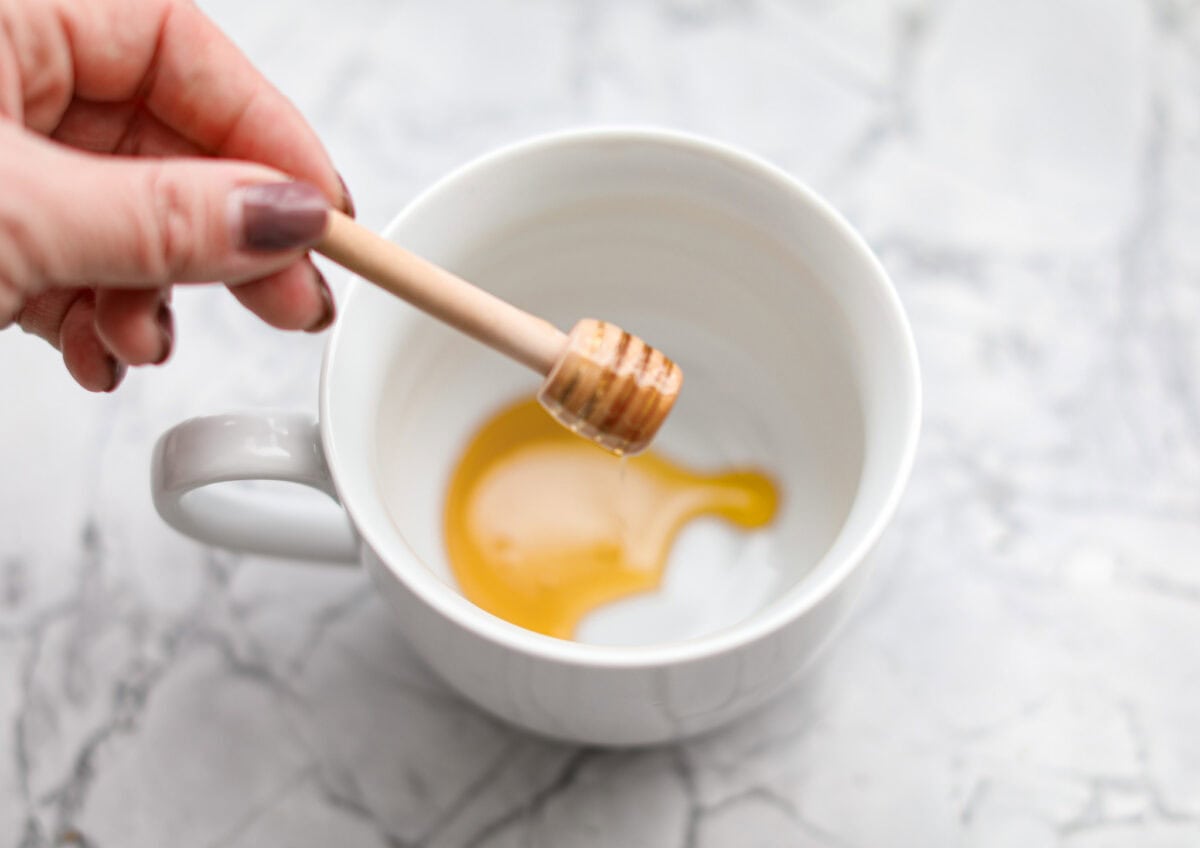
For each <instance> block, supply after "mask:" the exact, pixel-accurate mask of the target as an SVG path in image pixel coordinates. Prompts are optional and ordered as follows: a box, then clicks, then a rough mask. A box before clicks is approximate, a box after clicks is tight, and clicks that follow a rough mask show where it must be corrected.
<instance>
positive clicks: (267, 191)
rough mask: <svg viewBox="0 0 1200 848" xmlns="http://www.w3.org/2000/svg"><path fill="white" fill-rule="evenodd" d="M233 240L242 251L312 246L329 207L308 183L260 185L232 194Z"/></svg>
mask: <svg viewBox="0 0 1200 848" xmlns="http://www.w3.org/2000/svg"><path fill="white" fill-rule="evenodd" d="M233 197H234V202H233V218H234V221H235V226H234V229H235V233H234V235H235V237H236V238H237V240H238V243H239V244H240V245H241V246H242V248H244V249H246V250H264V251H265V250H289V249H291V248H295V247H308V246H310V245H313V244H316V242H317V241H318V240H319V239H320V238H321V235H322V234H323V233H324V232H325V216H326V213H327V212H328V211H329V203H328V201H326V200H325V196H324V195H322V194H321V192H320V191H319V190H318V189H317V187H316V186H313V185H309V184H308V183H301V182H292V183H262V184H260V185H252V186H243V187H242V188H239V189H236V190H235V191H234V192H233Z"/></svg>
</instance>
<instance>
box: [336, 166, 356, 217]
mask: <svg viewBox="0 0 1200 848" xmlns="http://www.w3.org/2000/svg"><path fill="white" fill-rule="evenodd" d="M337 178H338V182H339V183H340V184H341V186H342V211H343V212H345V213H346V214H347V215H349V216H350V217H351V218H353V217H354V216H355V209H354V198H353V197H351V196H350V189H348V188H346V181H345V180H344V179H343V178H342V175H341V174H338V175H337Z"/></svg>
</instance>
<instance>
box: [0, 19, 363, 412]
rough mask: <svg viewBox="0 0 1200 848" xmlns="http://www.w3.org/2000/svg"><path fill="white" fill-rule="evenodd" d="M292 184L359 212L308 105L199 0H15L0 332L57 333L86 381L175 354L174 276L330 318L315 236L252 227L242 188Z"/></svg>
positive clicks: (9, 36) (309, 320) (8, 57)
mask: <svg viewBox="0 0 1200 848" xmlns="http://www.w3.org/2000/svg"><path fill="white" fill-rule="evenodd" d="M284 180H298V181H303V182H306V183H309V184H311V185H312V186H315V187H316V188H317V189H318V190H319V191H320V193H321V194H323V195H324V196H325V198H327V199H328V201H329V202H330V204H331V205H333V206H337V207H340V208H342V209H343V210H346V211H351V209H352V207H351V205H350V199H349V196H348V195H347V194H346V191H345V188H344V186H343V184H342V182H341V180H340V179H339V177H338V175H337V173H336V171H335V170H334V168H333V165H332V163H331V162H330V160H329V157H328V155H327V154H326V152H325V150H324V148H323V147H322V146H321V143H320V142H319V141H318V139H317V137H316V134H315V133H314V132H313V130H312V129H311V128H310V127H309V126H308V124H307V122H306V121H305V120H304V118H303V117H302V116H301V115H300V113H299V112H298V111H297V110H296V108H295V107H294V106H293V105H292V104H291V103H289V102H288V101H287V99H286V98H284V97H283V95H281V94H280V93H279V92H278V91H277V90H275V88H273V87H272V86H271V85H270V84H269V83H268V82H267V81H266V80H265V79H264V78H263V77H262V76H261V75H260V74H259V73H258V72H257V71H256V70H255V69H254V68H253V67H252V66H251V65H250V63H249V61H248V60H247V59H246V57H245V56H244V55H242V53H241V52H240V51H239V50H238V49H237V48H236V47H235V46H234V45H233V43H232V42H230V41H229V40H228V39H227V38H226V37H225V36H224V35H223V34H222V33H221V32H220V31H219V30H218V29H217V28H216V26H215V25H214V24H213V23H212V22H211V21H209V20H208V19H207V18H206V17H204V15H203V14H202V13H201V12H200V11H199V10H198V9H196V8H195V7H194V6H193V5H192V4H191V3H190V2H188V0H0V185H3V186H4V191H3V192H0V329H2V328H3V327H5V326H7V325H9V324H13V323H15V324H19V325H20V326H21V327H22V328H24V329H25V330H26V331H28V332H31V333H35V334H37V335H39V336H41V337H42V338H44V339H46V340H47V341H48V342H50V343H51V344H52V345H54V346H55V347H56V348H58V349H59V350H60V351H61V352H62V355H63V359H64V361H65V363H66V366H67V369H68V371H69V372H70V373H71V375H72V376H73V377H74V378H75V379H76V380H77V381H78V382H79V383H80V385H82V386H83V387H84V388H86V389H89V390H92V391H111V390H112V389H114V388H116V386H117V385H118V384H119V383H120V380H121V378H122V376H123V375H124V373H125V368H126V366H128V365H145V364H158V363H161V362H163V361H165V360H166V358H167V356H169V354H170V351H171V347H172V345H173V339H174V327H173V320H172V316H171V307H170V291H171V285H172V284H174V283H178V282H203V281H211V280H221V281H224V282H226V283H228V284H229V285H230V288H231V290H232V291H233V294H234V296H235V297H237V299H238V300H239V301H241V302H242V303H243V304H244V305H245V306H246V307H247V308H249V309H250V310H251V311H253V312H254V313H255V314H257V315H259V316H260V317H261V318H262V319H263V320H264V321H266V322H267V323H268V324H270V325H271V326H273V327H278V328H280V329H287V330H300V329H303V330H310V331H316V330H320V329H324V328H325V327H326V326H328V325H329V323H330V322H331V321H332V318H333V299H332V297H331V296H330V293H329V288H328V286H327V285H326V283H325V281H324V280H323V279H322V278H321V275H320V274H319V273H318V271H317V269H316V268H315V267H314V266H313V264H312V262H311V261H310V260H309V259H308V257H307V253H306V249H305V248H306V245H300V246H297V247H295V248H291V249H280V250H267V251H264V250H253V249H249V248H247V247H246V246H245V244H244V242H243V240H242V239H241V237H240V233H239V226H240V216H239V214H238V208H239V207H238V203H237V198H238V197H239V194H238V189H239V187H245V186H250V185H255V184H259V183H269V182H277V181H284Z"/></svg>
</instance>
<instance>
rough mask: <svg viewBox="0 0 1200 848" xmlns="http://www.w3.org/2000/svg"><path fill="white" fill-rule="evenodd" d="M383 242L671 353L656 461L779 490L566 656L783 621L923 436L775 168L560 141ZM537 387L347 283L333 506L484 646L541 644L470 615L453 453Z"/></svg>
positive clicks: (887, 348) (523, 154)
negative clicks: (486, 641) (448, 542)
mask: <svg viewBox="0 0 1200 848" xmlns="http://www.w3.org/2000/svg"><path fill="white" fill-rule="evenodd" d="M387 235H388V237H389V238H392V239H393V240H395V241H396V242H398V243H400V244H403V245H404V246H405V247H407V248H409V249H411V250H413V251H415V252H417V253H420V254H422V255H424V256H426V257H428V258H429V259H431V260H433V261H434V262H437V263H439V264H441V265H443V266H445V267H447V268H449V269H451V270H453V271H455V272H456V273H458V274H460V275H461V276H463V277H464V278H466V279H469V280H471V281H472V282H474V283H475V284H477V285H480V286H482V287H484V288H486V289H489V290H491V291H493V292H495V293H496V294H498V295H499V296H501V297H503V298H505V299H507V300H510V301H511V302H513V303H515V304H516V305H518V306H520V307H522V308H525V309H527V310H529V311H531V312H533V313H535V314H538V315H541V316H544V317H546V318H548V319H549V320H551V321H553V322H554V323H556V324H557V325H558V326H560V327H563V328H564V329H566V328H569V327H570V326H571V325H572V324H573V323H574V322H575V321H576V320H578V319H579V318H582V317H595V318H602V319H604V320H611V321H614V322H616V323H618V324H619V325H621V326H622V327H624V328H625V329H627V330H629V331H630V332H632V333H635V334H637V335H639V336H641V337H642V338H644V339H646V340H647V341H649V342H650V343H651V344H653V345H655V346H656V347H659V348H661V349H663V350H664V351H666V352H667V353H668V354H669V355H670V356H672V357H673V358H674V359H676V360H677V361H678V362H679V363H680V364H681V366H682V367H683V371H684V375H685V383H684V390H683V392H682V394H681V395H680V399H679V401H678V404H677V406H676V408H675V410H674V411H673V412H672V414H671V416H670V417H669V418H668V421H667V424H666V426H665V427H664V429H663V430H662V432H661V433H660V434H659V436H658V438H657V439H656V442H655V444H654V446H653V449H654V450H657V451H658V452H659V453H662V454H664V455H666V456H668V457H671V458H673V459H676V460H678V461H680V462H681V463H683V464H685V465H686V466H688V467H690V468H693V469H696V470H717V469H720V468H723V467H728V466H731V465H747V464H749V465H755V466H758V467H760V468H762V469H763V470H765V471H767V472H768V473H769V474H770V475H771V476H773V477H774V478H775V479H776V481H777V482H778V484H779V486H780V489H781V495H782V501H781V504H780V511H779V515H778V516H777V518H776V520H775V522H774V523H773V524H772V525H771V526H770V527H768V528H766V529H764V530H761V531H756V532H753V533H746V532H744V531H736V530H733V529H731V528H729V527H728V526H726V525H724V524H723V523H722V522H720V521H717V520H715V519H700V520H697V521H695V522H693V523H692V524H691V525H689V526H688V527H687V528H686V529H685V530H684V531H683V533H682V534H681V536H680V537H679V539H678V540H677V542H676V545H675V546H674V548H673V550H672V554H671V559H670V563H669V566H668V569H667V576H666V579H665V581H664V584H663V586H662V587H661V589H660V590H658V591H656V592H654V593H651V594H648V595H644V596H639V597H636V598H631V599H628V600H625V601H620V602H617V603H615V604H612V605H609V606H607V607H605V608H602V609H601V610H599V611H597V612H596V613H594V614H593V615H591V616H589V617H588V619H586V620H585V622H584V623H583V625H582V626H581V628H580V631H579V633H578V634H577V635H578V638H579V640H580V641H581V642H585V643H593V644H605V645H610V646H614V645H626V646H628V645H637V646H647V645H661V644H664V643H679V642H682V641H686V640H693V641H694V640H703V639H704V638H705V637H711V636H713V635H714V634H718V633H728V632H729V631H731V630H733V629H737V628H739V627H742V626H746V625H747V624H748V623H750V622H755V621H760V620H763V619H765V618H766V617H768V616H769V614H770V611H771V610H775V611H776V612H779V611H781V610H783V608H784V607H788V608H798V606H802V605H803V604H804V603H805V598H804V595H805V593H806V592H807V593H809V594H812V595H813V596H814V597H815V594H816V593H819V592H820V591H822V589H821V586H822V585H826V586H828V585H830V581H835V580H836V579H838V575H839V573H844V570H845V569H846V568H847V567H852V566H853V563H854V561H855V560H856V559H857V558H861V554H862V547H863V544H864V542H869V541H870V538H871V537H872V536H873V534H874V533H876V532H877V529H878V526H879V525H881V523H882V521H883V520H885V519H886V517H887V513H888V512H890V509H891V506H892V504H894V500H895V496H896V495H897V494H898V490H899V487H900V486H902V484H903V478H904V477H905V475H906V474H907V464H908V463H909V462H910V461H911V453H912V444H913V442H914V440H915V432H916V405H917V390H916V372H915V358H914V356H913V354H912V342H911V339H910V338H909V335H908V331H907V327H906V325H905V322H904V320H903V316H902V313H901V312H900V308H899V305H898V303H897V301H896V298H895V295H894V292H893V291H892V289H891V287H890V284H889V283H888V282H887V279H886V277H885V276H884V274H883V272H882V269H881V268H879V266H878V264H877V263H876V262H875V260H874V259H873V258H872V257H871V255H870V253H869V251H867V249H866V248H865V246H864V245H863V244H862V243H861V241H860V240H859V239H858V238H857V236H855V235H854V234H853V233H852V232H851V231H850V230H849V228H848V227H846V225H845V224H844V223H842V222H841V221H840V219H838V218H837V216H836V215H835V214H833V213H832V211H831V210H829V209H828V208H827V207H826V206H825V205H824V204H823V203H821V202H820V201H819V200H817V199H816V198H814V197H812V196H811V195H810V194H809V193H808V192H806V191H805V190H803V189H802V188H801V187H799V186H798V185H797V184H795V183H794V182H792V181H791V180H790V179H789V178H787V177H786V176H784V175H783V174H781V173H779V172H776V171H774V170H773V169H770V168H769V167H768V166H765V165H762V164H760V163H757V162H755V161H754V160H752V159H749V158H746V157H743V156H741V155H738V154H734V153H732V152H730V151H728V150H726V149H725V148H721V147H717V146H714V145H710V144H708V143H705V142H700V141H697V140H694V139H689V138H684V137H679V136H674V135H667V134H659V133H645V132H619V131H614V132H585V133H578V134H571V135H562V136H557V137H551V138H548V139H544V140H540V141H535V142H532V143H527V144H525V145H521V146H518V147H516V148H511V149H509V150H507V151H502V152H501V153H499V154H494V155H492V156H490V157H487V158H486V159H484V160H481V161H480V162H478V163H476V164H474V165H471V166H468V167H467V168H466V169H464V170H462V171H459V172H458V173H456V174H454V175H452V176H451V177H449V178H447V179H446V180H444V181H443V182H442V183H440V184H439V185H438V186H436V187H435V188H434V189H433V190H431V191H430V192H428V193H427V194H426V195H424V196H423V197H422V198H420V199H418V201H417V202H416V203H414V204H413V205H412V206H410V207H409V209H408V210H406V212H405V213H404V214H402V215H401V216H400V217H399V218H398V219H397V220H396V221H395V222H394V223H393V224H392V226H391V227H390V228H389V229H388V231H387ZM539 382H540V380H539V377H538V376H537V375H535V374H533V373H532V372H529V371H527V370H526V369H524V368H523V367H521V366H518V365H516V364H514V363H512V362H510V361H508V360H506V359H505V358H503V357H502V356H500V355H498V354H496V353H494V352H492V351H491V350H489V349H487V348H484V347H483V346H481V345H479V344H478V343H476V342H474V341H472V340H470V339H467V338H465V337H463V336H461V335H460V334H458V333H456V332H454V331H452V330H450V329H448V328H446V327H444V326H443V325H441V324H439V323H437V322H436V321H434V320H432V319H430V318H428V317H426V316H424V315H422V314H421V313H419V312H417V311H416V310H414V309H413V308H412V307H409V306H408V305H407V304H405V303H403V302H401V301H399V300H397V299H395V298H394V297H391V296H390V295H387V294H385V293H383V292H381V291H379V290H377V289H376V288H375V287H373V286H370V285H366V284H362V283H359V282H357V281H356V283H355V284H354V286H353V288H352V291H351V292H350V294H349V295H348V297H347V299H346V303H345V306H344V309H343V315H342V318H341V321H340V322H339V326H338V329H337V331H336V333H335V338H334V340H333V341H332V342H331V346H330V350H329V353H328V357H327V361H326V370H325V374H324V379H323V388H322V419H323V426H324V427H325V430H326V433H325V435H326V439H325V443H326V449H327V451H328V452H329V453H330V457H329V458H330V464H331V467H332V469H333V473H334V476H335V480H336V483H337V486H338V490H339V494H340V495H341V496H342V498H343V501H344V503H345V504H346V506H347V508H348V509H349V511H350V513H351V515H352V516H353V518H354V520H355V522H356V524H357V525H358V527H359V528H360V530H361V531H362V532H363V535H364V537H365V538H366V540H367V541H368V543H369V544H370V545H371V546H372V548H374V550H375V551H376V552H377V553H378V554H379V556H380V558H381V559H382V560H383V561H384V562H385V563H387V565H388V567H389V568H390V569H391V570H392V571H393V572H394V573H395V574H396V576H397V577H399V578H400V579H402V580H405V581H406V582H408V583H409V585H410V586H412V587H414V588H416V589H417V590H418V591H419V592H422V593H428V595H427V598H428V599H430V600H431V601H432V602H434V603H437V604H439V605H442V606H443V608H444V610H445V611H447V612H448V613H449V614H452V615H456V616H463V617H464V619H469V620H472V621H475V622H483V621H486V627H487V628H488V629H489V631H490V632H492V633H495V634H501V635H503V634H505V633H506V632H507V633H508V635H509V636H513V637H516V635H517V634H514V633H512V632H511V631H517V632H518V633H519V634H521V635H520V637H519V638H526V637H531V638H534V639H546V638H548V637H539V636H536V635H535V634H531V633H528V632H527V631H523V630H521V629H520V628H517V627H515V626H514V625H510V624H508V623H506V622H502V621H500V620H499V619H495V618H494V617H492V616H490V615H488V614H487V613H484V612H483V611H481V610H479V609H478V608H476V607H474V606H473V605H471V604H470V603H469V602H467V601H466V600H465V599H463V598H461V596H459V595H458V590H457V588H456V585H455V582H454V579H453V577H452V575H451V572H450V569H449V567H448V564H447V562H446V556H445V548H444V544H443V541H442V506H443V499H444V494H445V490H446V486H447V484H448V480H449V475H450V473H451V471H452V470H453V467H454V463H455V461H456V460H457V458H458V456H459V455H460V453H461V451H462V448H463V447H464V445H465V443H466V441H467V440H468V438H469V437H470V435H471V433H472V432H473V431H474V430H475V429H476V428H477V427H478V426H479V425H480V424H481V423H482V422H483V421H484V420H485V419H486V418H487V417H488V415H489V414H490V413H492V412H493V411H495V410H497V409H499V408H500V407H501V406H503V405H504V404H506V403H508V402H510V401H512V400H514V399H516V398H519V397H521V396H527V395H530V394H532V393H533V392H535V391H536V390H537V387H538V385H539ZM489 619H490V621H488V620H489ZM564 644H565V643H564ZM580 647H581V648H582V647H584V646H580Z"/></svg>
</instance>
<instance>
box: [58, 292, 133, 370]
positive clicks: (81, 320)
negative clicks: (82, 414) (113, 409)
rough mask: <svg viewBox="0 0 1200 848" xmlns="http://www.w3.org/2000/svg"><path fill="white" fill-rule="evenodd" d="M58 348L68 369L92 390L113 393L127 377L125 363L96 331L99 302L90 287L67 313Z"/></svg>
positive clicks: (63, 320)
mask: <svg viewBox="0 0 1200 848" xmlns="http://www.w3.org/2000/svg"><path fill="white" fill-rule="evenodd" d="M58 348H59V349H60V350H61V351H62V357H63V362H64V363H66V366H67V371H69V372H70V373H71V376H72V377H74V378H75V382H77V383H79V385H81V386H83V387H84V388H85V389H87V390H88V391H89V392H111V391H112V390H113V389H115V388H116V387H117V386H119V385H120V384H121V380H122V379H123V378H124V376H125V370H126V369H125V365H124V364H123V363H121V362H118V361H117V359H116V357H114V356H113V355H112V354H110V353H109V352H108V351H107V350H106V349H105V347H104V343H103V342H102V341H101V340H100V337H99V335H97V333H96V302H95V297H94V296H93V294H92V292H91V291H90V290H84V291H83V292H82V293H81V294H80V295H79V296H78V297H76V298H75V300H73V301H72V302H71V305H70V306H69V307H68V309H67V311H66V314H65V315H64V316H63V319H62V326H61V327H60V328H59V338H58Z"/></svg>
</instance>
